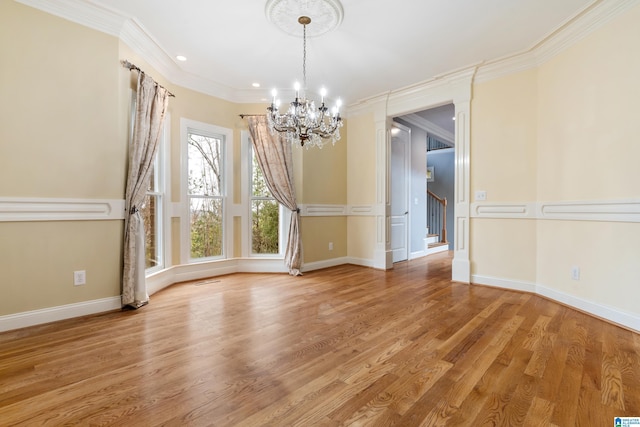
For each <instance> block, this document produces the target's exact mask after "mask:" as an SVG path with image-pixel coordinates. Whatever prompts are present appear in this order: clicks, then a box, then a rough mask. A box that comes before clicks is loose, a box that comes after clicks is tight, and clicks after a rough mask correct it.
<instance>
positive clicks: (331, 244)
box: [329, 242, 333, 251]
mask: <svg viewBox="0 0 640 427" xmlns="http://www.w3.org/2000/svg"><path fill="white" fill-rule="evenodd" d="M329 250H330V251H332V250H333V242H329Z"/></svg>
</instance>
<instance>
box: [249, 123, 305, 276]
mask: <svg viewBox="0 0 640 427" xmlns="http://www.w3.org/2000/svg"><path fill="white" fill-rule="evenodd" d="M248 119H249V131H250V132H251V140H252V141H253V148H254V151H255V153H256V159H257V161H258V165H259V166H260V169H262V174H263V175H264V179H265V181H266V184H267V187H268V188H269V191H271V194H272V195H273V197H274V198H275V199H276V200H277V201H278V202H279V203H280V204H282V205H283V206H284V207H286V208H287V209H289V210H290V211H291V212H292V215H291V225H290V227H289V237H288V239H287V249H286V252H285V256H284V262H285V265H286V266H287V268H288V269H289V274H291V275H292V276H298V275H300V274H302V273H300V267H301V264H302V253H301V252H302V240H301V238H300V212H299V210H298V203H297V201H296V190H295V187H294V184H293V156H292V153H291V144H290V143H287V142H286V141H285V139H284V138H282V136H281V135H280V134H277V135H272V134H271V132H270V131H269V128H268V126H267V118H266V117H265V116H252V117H249V118H248Z"/></svg>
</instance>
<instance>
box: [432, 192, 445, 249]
mask: <svg viewBox="0 0 640 427" xmlns="http://www.w3.org/2000/svg"><path fill="white" fill-rule="evenodd" d="M427 227H429V230H434V231H435V230H440V233H439V236H440V242H442V243H449V242H447V198H446V197H438V196H437V195H435V194H434V193H433V192H432V191H431V190H427Z"/></svg>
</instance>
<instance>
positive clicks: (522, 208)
mask: <svg viewBox="0 0 640 427" xmlns="http://www.w3.org/2000/svg"><path fill="white" fill-rule="evenodd" d="M471 217H472V218H510V219H542V220H544V219H550V220H570V221H605V222H607V221H613V222H640V200H638V199H627V200H588V201H570V202H538V203H536V202H523V203H491V202H476V203H472V204H471Z"/></svg>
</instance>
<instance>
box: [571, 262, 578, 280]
mask: <svg viewBox="0 0 640 427" xmlns="http://www.w3.org/2000/svg"><path fill="white" fill-rule="evenodd" d="M571 280H580V267H578V266H576V265H574V266H573V267H571Z"/></svg>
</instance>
